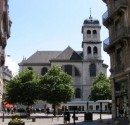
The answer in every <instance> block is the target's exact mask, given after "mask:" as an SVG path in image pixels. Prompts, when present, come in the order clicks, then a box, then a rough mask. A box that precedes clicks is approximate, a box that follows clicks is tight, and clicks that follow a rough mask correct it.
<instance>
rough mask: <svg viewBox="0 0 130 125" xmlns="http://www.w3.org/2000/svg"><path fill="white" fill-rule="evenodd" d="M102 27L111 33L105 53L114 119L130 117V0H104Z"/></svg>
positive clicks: (105, 46) (106, 41)
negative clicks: (107, 55)
mask: <svg viewBox="0 0 130 125" xmlns="http://www.w3.org/2000/svg"><path fill="white" fill-rule="evenodd" d="M103 2H105V4H106V5H107V11H106V12H105V13H104V14H103V16H102V17H103V25H104V26H105V27H106V28H108V30H109V38H107V39H106V40H104V51H106V52H107V53H108V54H109V56H110V62H111V68H110V72H111V77H110V79H111V83H112V104H113V105H112V116H113V118H119V117H128V115H129V109H130V0H103Z"/></svg>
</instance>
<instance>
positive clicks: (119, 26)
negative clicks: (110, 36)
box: [115, 19, 121, 31]
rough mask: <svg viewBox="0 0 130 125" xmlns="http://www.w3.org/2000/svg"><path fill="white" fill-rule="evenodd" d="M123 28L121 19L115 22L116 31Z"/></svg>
mask: <svg viewBox="0 0 130 125" xmlns="http://www.w3.org/2000/svg"><path fill="white" fill-rule="evenodd" d="M120 28H121V24H120V21H119V19H118V20H117V21H116V22H115V31H118V30H119V29H120Z"/></svg>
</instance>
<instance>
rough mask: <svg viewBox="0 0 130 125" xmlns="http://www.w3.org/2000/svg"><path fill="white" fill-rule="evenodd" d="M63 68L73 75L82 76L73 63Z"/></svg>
mask: <svg viewBox="0 0 130 125" xmlns="http://www.w3.org/2000/svg"><path fill="white" fill-rule="evenodd" d="M62 69H63V70H64V72H66V73H67V74H69V75H71V76H74V77H75V76H80V72H79V70H78V68H77V67H75V66H73V65H64V66H62Z"/></svg>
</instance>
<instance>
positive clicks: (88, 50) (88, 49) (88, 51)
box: [87, 46, 91, 54]
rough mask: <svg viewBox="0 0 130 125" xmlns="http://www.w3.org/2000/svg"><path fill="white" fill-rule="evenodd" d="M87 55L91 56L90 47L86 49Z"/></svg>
mask: <svg viewBox="0 0 130 125" xmlns="http://www.w3.org/2000/svg"><path fill="white" fill-rule="evenodd" d="M87 53H88V54H91V47H90V46H89V47H88V48H87Z"/></svg>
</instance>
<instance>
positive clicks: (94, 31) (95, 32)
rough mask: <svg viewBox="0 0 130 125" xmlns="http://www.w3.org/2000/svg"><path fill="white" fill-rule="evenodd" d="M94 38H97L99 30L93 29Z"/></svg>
mask: <svg viewBox="0 0 130 125" xmlns="http://www.w3.org/2000/svg"><path fill="white" fill-rule="evenodd" d="M93 38H97V31H96V30H93Z"/></svg>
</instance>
